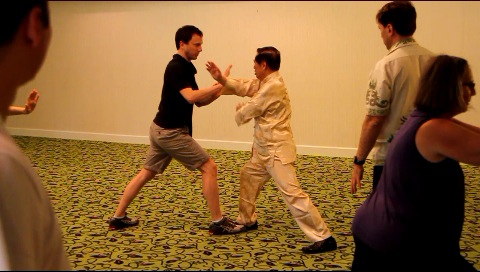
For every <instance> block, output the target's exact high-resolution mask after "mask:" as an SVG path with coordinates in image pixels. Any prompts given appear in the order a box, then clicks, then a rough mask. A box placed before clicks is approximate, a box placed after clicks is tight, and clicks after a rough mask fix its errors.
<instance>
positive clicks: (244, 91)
mask: <svg viewBox="0 0 480 272" xmlns="http://www.w3.org/2000/svg"><path fill="white" fill-rule="evenodd" d="M258 89H259V80H258V79H232V78H229V79H227V80H226V82H225V85H224V88H223V90H222V94H224V95H236V96H241V97H245V96H248V97H253V95H254V94H255V93H256V92H257V91H258Z"/></svg>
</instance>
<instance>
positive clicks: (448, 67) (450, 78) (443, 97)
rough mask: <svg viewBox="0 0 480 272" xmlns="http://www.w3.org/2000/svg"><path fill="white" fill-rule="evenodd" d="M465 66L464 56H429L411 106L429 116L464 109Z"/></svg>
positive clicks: (467, 66) (465, 103)
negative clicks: (430, 57)
mask: <svg viewBox="0 0 480 272" xmlns="http://www.w3.org/2000/svg"><path fill="white" fill-rule="evenodd" d="M468 69H470V68H469V65H468V62H467V61H466V60H465V59H462V58H459V57H454V56H448V55H439V56H437V57H433V58H432V59H431V60H430V62H429V64H428V66H427V67H426V69H425V70H424V73H423V74H422V76H421V78H420V83H419V86H418V93H417V97H416V99H415V103H414V105H415V107H416V108H417V109H419V110H421V111H424V112H427V113H430V114H432V115H440V114H444V113H461V112H465V111H466V110H467V107H468V104H467V102H466V101H465V100H464V98H463V86H462V81H463V78H464V76H465V73H467V72H468Z"/></svg>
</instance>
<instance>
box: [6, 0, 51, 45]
mask: <svg viewBox="0 0 480 272" xmlns="http://www.w3.org/2000/svg"><path fill="white" fill-rule="evenodd" d="M1 5H2V8H1V9H0V46H4V45H7V44H9V43H10V42H12V41H13V38H14V37H15V33H17V31H18V28H19V27H20V24H21V23H22V21H23V20H24V19H25V17H26V16H27V15H28V13H29V12H30V11H31V10H32V9H33V8H34V7H39V8H40V9H41V11H42V15H41V16H42V17H41V19H42V23H43V25H44V26H45V27H50V15H49V11H48V2H47V1H38V0H13V1H12V0H7V1H2V4H1Z"/></svg>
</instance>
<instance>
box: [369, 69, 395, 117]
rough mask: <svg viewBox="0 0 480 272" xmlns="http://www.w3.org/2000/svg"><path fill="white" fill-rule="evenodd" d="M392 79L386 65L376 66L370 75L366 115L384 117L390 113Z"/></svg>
mask: <svg viewBox="0 0 480 272" xmlns="http://www.w3.org/2000/svg"><path fill="white" fill-rule="evenodd" d="M391 97H392V79H391V76H389V70H388V66H387V65H386V64H377V65H376V66H375V69H374V70H373V71H372V72H371V74H370V81H369V83H368V90H367V95H366V101H365V103H366V104H365V106H366V109H367V115H371V116H384V115H387V114H389V112H390V101H391Z"/></svg>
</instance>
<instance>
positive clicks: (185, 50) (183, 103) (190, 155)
mask: <svg viewBox="0 0 480 272" xmlns="http://www.w3.org/2000/svg"><path fill="white" fill-rule="evenodd" d="M202 38H203V33H202V31H200V29H198V28H197V27H195V26H192V25H186V26H183V27H181V28H179V29H178V30H177V32H176V34H175V45H176V47H177V53H176V54H175V55H173V59H172V60H171V61H170V62H169V63H168V65H167V68H166V69H165V74H164V83H163V89H162V99H161V101H160V104H159V106H158V112H157V114H156V116H155V118H154V120H153V122H152V124H151V126H150V149H149V151H148V154H147V159H146V161H145V163H144V165H143V169H141V170H140V172H139V173H138V175H137V176H135V177H134V178H133V179H132V180H131V181H130V183H129V184H128V185H127V187H126V188H125V192H124V194H123V196H122V198H121V199H120V203H119V205H118V207H117V210H116V211H115V214H114V216H113V217H112V218H110V220H109V228H110V229H112V230H115V229H122V228H126V227H130V226H136V225H138V223H139V220H138V219H135V218H130V217H128V216H127V214H126V210H127V207H128V205H129V204H130V203H131V202H132V201H133V199H134V198H135V197H136V196H137V194H138V193H139V192H140V190H141V189H142V187H143V186H144V185H145V184H146V183H147V182H148V181H150V180H152V179H153V178H154V177H155V176H156V175H157V173H163V171H165V169H166V168H167V166H168V165H169V164H170V162H171V161H172V158H174V159H176V160H177V161H179V162H180V163H182V164H183V165H184V166H185V167H186V168H187V169H189V170H195V169H198V170H200V171H201V172H202V180H203V184H202V185H203V186H202V189H203V195H204V196H205V198H206V200H207V204H208V208H209V210H210V214H211V217H212V221H213V222H212V223H211V224H210V226H209V233H210V234H214V235H220V234H235V233H239V232H243V231H244V230H245V227H244V226H241V225H236V224H235V222H234V221H233V220H231V219H229V218H228V217H227V216H223V215H222V212H221V210H220V200H219V189H218V182H217V165H216V164H215V162H214V161H213V160H212V158H210V156H209V155H208V153H207V152H206V151H205V150H204V149H203V148H202V147H201V146H200V145H199V144H198V143H197V142H196V141H195V139H193V138H192V114H193V104H195V105H196V106H198V107H201V106H205V105H208V104H210V103H212V102H213V101H215V100H216V99H217V98H218V97H219V96H220V94H221V90H222V87H223V86H222V85H220V84H215V85H212V86H210V87H207V88H204V89H198V86H197V83H196V81H195V74H196V73H197V70H196V69H195V66H194V65H193V64H192V60H195V59H197V57H198V55H199V54H200V52H201V51H202V43H203V39H202ZM229 71H230V69H229V68H227V70H226V71H225V73H226V74H228V73H229Z"/></svg>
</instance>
